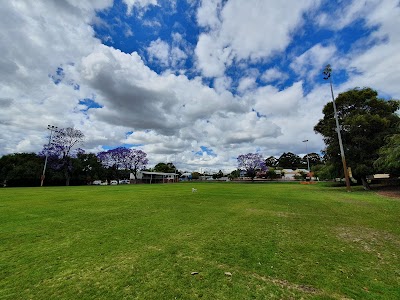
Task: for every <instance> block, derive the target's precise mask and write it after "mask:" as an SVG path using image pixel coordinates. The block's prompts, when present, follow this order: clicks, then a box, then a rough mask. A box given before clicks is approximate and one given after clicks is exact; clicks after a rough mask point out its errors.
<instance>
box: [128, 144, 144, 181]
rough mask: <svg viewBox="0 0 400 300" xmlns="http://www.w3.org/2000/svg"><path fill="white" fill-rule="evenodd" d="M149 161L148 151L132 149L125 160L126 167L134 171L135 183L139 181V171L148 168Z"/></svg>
mask: <svg viewBox="0 0 400 300" xmlns="http://www.w3.org/2000/svg"><path fill="white" fill-rule="evenodd" d="M148 163H149V160H148V159H147V153H146V152H144V151H142V150H137V149H130V151H129V154H128V156H127V158H126V161H125V167H126V169H128V170H130V171H131V172H132V173H133V176H135V183H136V182H137V172H138V171H140V170H143V169H144V168H146V165H147V164H148Z"/></svg>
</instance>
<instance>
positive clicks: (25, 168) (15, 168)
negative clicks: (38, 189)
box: [0, 153, 44, 186]
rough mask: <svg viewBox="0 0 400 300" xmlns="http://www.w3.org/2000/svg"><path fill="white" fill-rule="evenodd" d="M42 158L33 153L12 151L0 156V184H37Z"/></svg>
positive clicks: (41, 168) (38, 182) (41, 167)
mask: <svg viewBox="0 0 400 300" xmlns="http://www.w3.org/2000/svg"><path fill="white" fill-rule="evenodd" d="M43 164H44V160H43V159H42V158H41V157H40V156H38V155H36V154H35V153H14V154H8V155H4V156H2V157H1V158H0V186H2V185H6V186H37V185H39V184H40V175H41V173H42V170H43Z"/></svg>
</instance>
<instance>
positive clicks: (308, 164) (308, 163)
mask: <svg viewBox="0 0 400 300" xmlns="http://www.w3.org/2000/svg"><path fill="white" fill-rule="evenodd" d="M307 142H308V140H304V141H303V143H306V156H307V169H308V173H310V160H309V159H308V150H307Z"/></svg>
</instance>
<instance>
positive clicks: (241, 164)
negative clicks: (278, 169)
mask: <svg viewBox="0 0 400 300" xmlns="http://www.w3.org/2000/svg"><path fill="white" fill-rule="evenodd" d="M237 161H238V169H239V170H245V171H246V172H247V176H249V177H251V180H254V177H256V174H257V171H259V170H260V171H266V170H267V167H266V165H265V160H264V159H263V157H262V156H261V154H259V153H247V154H241V155H239V156H238V158H237Z"/></svg>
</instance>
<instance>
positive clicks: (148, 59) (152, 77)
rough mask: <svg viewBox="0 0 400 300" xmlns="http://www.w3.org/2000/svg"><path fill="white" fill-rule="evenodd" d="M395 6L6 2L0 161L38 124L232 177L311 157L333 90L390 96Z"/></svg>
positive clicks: (30, 143)
mask: <svg viewBox="0 0 400 300" xmlns="http://www.w3.org/2000/svg"><path fill="white" fill-rule="evenodd" d="M399 28H400V3H399V0H353V1H350V0H349V1H340V0H337V1H325V0H302V1H298V0H285V1H273V0H246V1H244V0H202V1H197V0H114V1H112V0H41V1H40V0H37V1H31V0H26V1H23V0H14V1H13V0H10V1H2V4H1V6H0V53H1V56H0V155H4V154H8V153H15V152H38V151H40V150H41V148H42V146H43V144H45V143H46V141H47V137H48V134H49V132H48V131H47V130H46V127H47V125H48V124H51V125H55V126H58V127H74V128H76V129H79V130H81V131H82V132H83V133H84V134H85V136H86V141H85V144H84V145H83V148H84V149H85V150H87V151H91V152H96V153H97V152H99V151H102V150H104V149H111V148H114V147H117V146H120V145H124V146H126V147H133V148H138V149H142V150H144V151H145V152H146V153H147V154H148V157H149V159H150V165H154V164H156V163H158V162H167V161H172V162H174V163H176V165H177V166H178V168H179V169H180V170H191V171H195V170H200V168H202V169H211V170H219V169H222V170H231V169H233V168H235V167H236V166H237V162H236V157H237V156H238V155H240V154H245V153H249V152H258V153H261V154H262V155H263V156H264V157H268V156H270V155H274V156H280V155H281V154H282V153H283V152H288V151H290V152H293V153H296V154H298V155H304V154H305V153H306V149H305V146H306V145H305V143H303V142H302V141H303V140H305V139H308V140H309V142H308V143H307V147H308V152H317V153H319V152H320V150H321V149H323V148H324V144H323V142H322V137H321V136H320V135H317V134H315V133H314V131H313V127H314V125H315V124H316V123H317V122H318V120H319V119H320V118H321V117H322V107H323V106H324V105H325V104H326V103H327V102H328V101H329V100H331V98H330V89H329V84H328V83H327V82H326V81H324V80H323V78H322V70H323V68H324V66H325V65H326V64H328V63H330V64H331V65H332V68H333V82H334V92H335V94H338V93H339V92H342V91H345V90H348V89H350V88H353V87H356V86H359V87H364V86H370V87H372V88H374V89H376V90H378V92H379V93H380V95H381V96H382V97H384V98H397V99H399V98H400V72H399V66H400V51H399V49H400V29H399Z"/></svg>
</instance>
